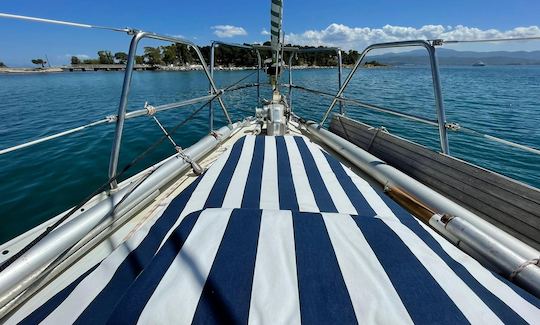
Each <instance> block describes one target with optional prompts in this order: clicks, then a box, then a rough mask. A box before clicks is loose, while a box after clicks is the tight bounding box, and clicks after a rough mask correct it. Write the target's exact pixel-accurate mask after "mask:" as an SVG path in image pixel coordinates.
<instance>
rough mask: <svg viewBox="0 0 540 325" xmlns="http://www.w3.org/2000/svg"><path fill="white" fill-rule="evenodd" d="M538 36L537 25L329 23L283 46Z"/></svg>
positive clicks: (292, 37)
mask: <svg viewBox="0 0 540 325" xmlns="http://www.w3.org/2000/svg"><path fill="white" fill-rule="evenodd" d="M535 36H540V27H539V26H529V27H516V28H513V29H510V30H505V31H501V30H497V29H486V30H483V29H479V28H475V27H467V26H462V25H457V26H442V25H425V26H422V27H420V28H415V27H404V26H392V25H386V26H383V27H382V28H369V27H349V26H346V25H343V24H336V23H333V24H330V25H329V26H328V27H326V28H325V29H322V30H307V31H305V32H303V33H301V34H294V33H291V34H288V35H286V37H285V40H286V42H287V43H292V44H297V45H313V46H319V45H326V46H339V47H341V48H344V49H351V48H355V49H362V48H364V47H366V46H368V45H370V44H373V43H381V42H393V41H401V40H414V39H423V40H427V39H438V38H441V39H444V40H478V39H492V38H517V37H535Z"/></svg>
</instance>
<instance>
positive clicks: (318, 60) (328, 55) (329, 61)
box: [71, 42, 359, 67]
mask: <svg viewBox="0 0 540 325" xmlns="http://www.w3.org/2000/svg"><path fill="white" fill-rule="evenodd" d="M269 44H270V42H266V43H265V44H264V45H269ZM246 45H247V44H246ZM287 46H294V45H287ZM294 47H298V48H301V49H307V48H313V47H308V46H294ZM319 48H325V47H324V46H319ZM210 49H211V46H203V47H201V48H200V50H201V53H202V55H203V57H204V59H205V61H206V62H210ZM97 55H98V57H97V58H93V59H80V58H78V57H76V56H72V57H71V64H115V63H116V64H126V62H127V59H128V55H127V53H125V52H116V53H114V54H113V53H112V52H111V51H106V50H102V51H98V52H97ZM270 55H271V54H270V51H269V50H261V56H262V57H263V60H264V58H265V57H270ZM289 55H291V54H290V53H287V52H285V54H284V56H285V61H286V62H289ZM358 56H359V53H358V51H356V50H349V51H348V52H345V51H343V52H342V62H343V64H345V65H350V64H354V62H355V61H356V59H357V58H358ZM215 60H216V62H215V64H216V65H220V66H228V67H245V66H256V65H257V54H256V53H255V52H254V51H251V50H246V49H242V48H236V47H230V46H219V47H217V48H216V53H215ZM135 63H137V64H149V65H187V64H199V63H200V62H199V60H198V56H197V53H196V52H195V50H194V49H193V48H191V47H188V46H187V45H184V44H171V45H166V46H159V47H151V46H147V47H144V53H143V55H137V56H135ZM293 64H295V65H307V66H336V65H337V57H336V55H335V53H334V52H330V51H328V52H306V53H297V54H296V58H295V59H293Z"/></svg>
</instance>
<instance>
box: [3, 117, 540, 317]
mask: <svg viewBox="0 0 540 325" xmlns="http://www.w3.org/2000/svg"><path fill="white" fill-rule="evenodd" d="M252 130H253V128H252V127H246V128H243V129H240V131H239V132H237V133H236V134H235V135H233V136H232V137H231V138H230V139H229V140H227V141H226V142H224V143H223V144H222V146H221V147H220V148H219V149H218V150H216V151H214V152H213V153H211V154H210V155H209V156H207V157H206V158H205V159H204V160H203V161H202V163H201V164H202V165H203V166H205V167H208V166H209V167H210V168H209V169H208V170H207V171H206V172H205V173H204V174H203V175H202V176H199V177H197V176H195V175H193V174H190V173H188V174H186V175H184V176H182V177H180V178H179V179H178V180H177V181H176V182H174V183H173V184H171V186H169V188H168V190H166V191H164V192H162V193H161V194H160V195H159V196H158V197H157V198H156V199H155V200H154V202H153V203H152V204H150V205H149V206H148V207H147V208H146V209H145V210H144V211H143V212H141V213H140V214H139V215H137V216H136V217H135V218H133V219H132V220H131V221H129V222H128V223H127V224H126V225H128V226H123V227H120V228H119V230H118V231H117V232H116V234H115V235H114V238H117V240H118V239H119V238H121V240H118V243H119V244H117V245H114V246H112V245H111V242H109V243H107V242H103V243H101V244H100V245H98V246H97V247H96V249H94V251H93V254H91V255H92V256H90V257H85V258H86V259H87V260H86V261H83V260H81V261H79V262H78V263H77V264H80V263H83V262H84V265H86V266H88V267H90V269H89V270H88V271H86V270H83V268H81V267H80V268H76V267H75V268H71V274H70V273H66V274H63V275H62V276H61V277H59V278H57V279H56V280H54V281H53V282H52V283H51V285H49V286H47V287H46V288H45V290H41V291H40V292H39V293H38V294H36V295H34V296H33V297H32V298H31V299H30V300H29V301H28V302H27V303H26V304H24V305H23V306H22V307H21V308H19V309H18V310H16V311H15V312H14V313H13V314H12V315H11V317H10V319H9V320H8V323H11V322H19V321H22V323H38V322H42V321H44V322H45V323H72V322H78V323H104V322H113V323H133V322H137V321H138V322H140V323H155V322H161V323H201V322H235V323H237V322H239V323H240V322H241V323H246V322H252V323H300V322H304V323H324V322H327V323H328V322H330V321H331V322H333V323H334V322H336V323H337V322H340V323H355V322H370V323H374V322H377V323H383V322H384V323H390V322H392V323H413V322H418V323H428V322H429V323H433V322H438V323H452V324H454V323H468V322H471V323H488V322H489V323H515V322H518V323H522V322H529V323H534V322H535V321H537V320H538V319H540V309H538V308H539V306H540V305H539V302H538V299H537V298H534V297H533V296H531V295H530V294H528V293H526V292H525V291H523V290H522V289H520V288H518V287H516V286H515V285H513V284H512V283H510V282H508V281H506V280H504V279H501V278H500V277H499V276H497V275H495V274H493V273H492V272H490V271H488V270H487V269H485V268H484V267H482V266H481V265H480V264H479V263H478V262H477V261H475V260H474V259H473V258H471V257H469V256H468V255H466V254H465V253H463V252H462V251H460V250H459V249H458V248H456V247H454V246H453V245H452V244H450V243H449V242H447V241H446V240H445V239H443V238H442V237H441V236H439V235H438V234H437V233H435V232H434V231H433V230H431V229H430V228H428V227H427V226H425V225H424V224H422V223H421V222H419V221H418V220H417V219H415V218H414V217H413V216H412V215H410V214H409V213H408V212H407V211H406V210H404V209H403V208H402V207H400V206H399V205H398V204H396V203H395V202H394V201H392V200H391V199H390V198H389V197H388V196H386V195H385V194H384V193H383V192H382V191H381V190H380V189H378V188H377V187H376V186H374V185H373V184H371V183H370V182H368V181H366V179H364V178H362V177H360V176H359V175H358V174H357V173H355V172H354V171H353V170H351V169H350V168H348V167H346V166H345V165H343V164H342V163H341V162H340V161H338V160H337V159H336V158H335V157H334V156H332V155H330V154H329V153H328V152H327V151H325V150H324V149H323V148H321V147H320V146H318V145H317V144H315V143H312V142H311V141H310V139H309V138H308V137H305V136H302V135H300V132H299V131H298V130H295V129H293V132H292V133H293V135H294V136H291V135H288V136H280V137H270V136H255V135H250V133H251V131H252ZM100 250H101V253H97V251H100ZM107 251H109V253H110V254H107V255H108V256H107V257H106V258H104V259H103V261H101V260H100V259H99V257H100V256H103V255H106V253H107ZM91 258H93V261H94V263H91V262H90V260H88V259H91ZM88 267H87V268H88ZM76 270H78V271H79V272H80V273H79V274H77V272H76ZM83 272H84V273H83ZM81 273H83V274H82V275H81Z"/></svg>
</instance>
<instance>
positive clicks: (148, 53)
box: [144, 46, 163, 65]
mask: <svg viewBox="0 0 540 325" xmlns="http://www.w3.org/2000/svg"><path fill="white" fill-rule="evenodd" d="M144 58H145V60H146V62H147V63H148V64H152V65H154V64H162V63H163V61H162V60H161V50H160V49H159V47H151V46H146V47H145V48H144Z"/></svg>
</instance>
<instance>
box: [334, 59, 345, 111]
mask: <svg viewBox="0 0 540 325" xmlns="http://www.w3.org/2000/svg"><path fill="white" fill-rule="evenodd" d="M336 52H337V58H338V89H340V88H341V75H342V73H343V60H342V58H341V50H339V49H338V50H337V51H336ZM339 113H340V114H341V115H345V109H344V107H343V102H342V101H340V102H339Z"/></svg>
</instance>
